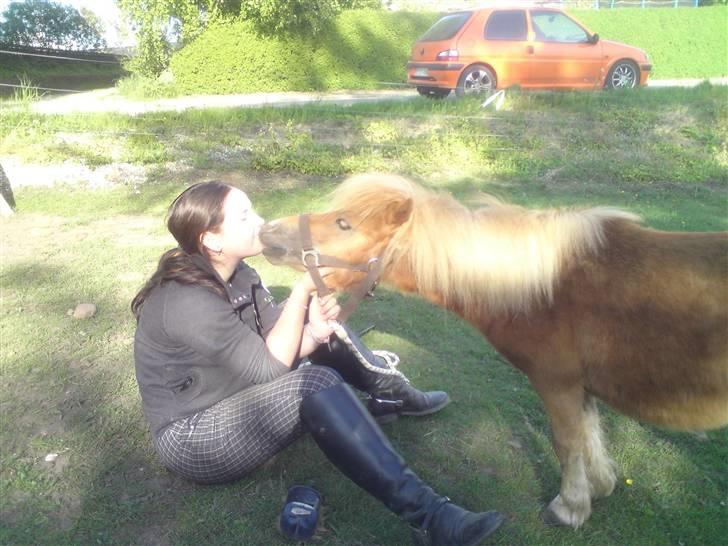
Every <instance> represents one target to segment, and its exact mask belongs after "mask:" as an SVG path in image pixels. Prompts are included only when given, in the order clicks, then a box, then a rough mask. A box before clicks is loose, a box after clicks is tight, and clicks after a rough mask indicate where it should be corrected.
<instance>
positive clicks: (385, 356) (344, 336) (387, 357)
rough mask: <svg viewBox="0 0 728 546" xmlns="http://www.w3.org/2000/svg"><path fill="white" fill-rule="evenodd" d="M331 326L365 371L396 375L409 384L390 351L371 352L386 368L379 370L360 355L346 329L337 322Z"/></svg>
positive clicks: (333, 322) (395, 356) (397, 360)
mask: <svg viewBox="0 0 728 546" xmlns="http://www.w3.org/2000/svg"><path fill="white" fill-rule="evenodd" d="M331 326H332V328H333V329H334V333H336V337H338V338H339V339H340V340H341V341H342V342H343V343H345V344H346V346H347V347H349V350H351V352H352V353H353V354H354V356H355V357H356V359H357V360H358V361H359V362H360V363H361V365H362V366H364V367H365V368H366V369H367V370H369V371H371V372H374V373H380V374H383V375H396V376H397V377H401V378H402V379H404V380H405V381H406V382H407V383H409V382H410V380H409V379H407V377H406V376H405V375H404V374H403V373H402V372H400V371H399V370H398V369H397V365H398V364H399V357H398V356H397V355H396V354H394V353H392V352H390V351H380V350H375V351H372V353H374V355H375V356H378V357H380V358H381V359H382V360H383V361H384V363H385V364H386V365H387V367H386V368H379V367H378V366H374V365H373V364H371V363H370V362H369V361H368V360H367V359H366V358H364V355H363V354H361V352H360V351H359V349H357V347H356V345H354V342H353V341H351V338H350V337H349V334H348V332H347V331H346V329H345V328H344V327H343V326H342V325H341V324H340V323H339V322H337V321H332V324H331Z"/></svg>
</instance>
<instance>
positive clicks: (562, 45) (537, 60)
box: [529, 9, 604, 88]
mask: <svg viewBox="0 0 728 546" xmlns="http://www.w3.org/2000/svg"><path fill="white" fill-rule="evenodd" d="M529 15H530V23H531V34H530V45H531V49H530V51H531V56H530V64H529V72H530V80H531V83H532V84H533V85H534V86H536V87H573V88H589V87H596V86H598V85H599V84H600V82H601V75H602V74H601V71H602V64H603V62H604V59H603V58H602V57H603V56H602V45H601V43H599V42H597V43H592V41H591V35H590V34H589V33H588V32H587V31H586V30H585V29H584V28H583V27H582V26H581V25H579V24H578V23H577V22H576V21H574V20H573V19H572V18H571V17H569V16H567V15H566V14H565V13H562V12H559V11H554V10H546V9H533V10H530V13H529Z"/></svg>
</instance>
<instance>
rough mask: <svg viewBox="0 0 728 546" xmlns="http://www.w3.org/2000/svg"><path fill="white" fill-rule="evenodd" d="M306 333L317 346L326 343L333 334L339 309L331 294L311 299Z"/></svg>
mask: <svg viewBox="0 0 728 546" xmlns="http://www.w3.org/2000/svg"><path fill="white" fill-rule="evenodd" d="M308 309H309V312H308V319H309V322H308V324H306V328H305V329H306V331H307V332H308V335H309V336H310V337H311V339H313V340H314V341H315V342H316V343H317V344H321V343H325V342H326V341H328V339H329V336H331V334H333V333H334V328H333V324H334V321H336V319H337V318H338V316H339V313H340V312H341V307H339V303H338V302H337V301H336V297H335V296H334V295H333V294H329V295H328V296H324V297H323V298H319V297H317V296H314V297H313V298H311V303H310V305H309V308H308Z"/></svg>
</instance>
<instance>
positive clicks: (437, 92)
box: [417, 86, 450, 99]
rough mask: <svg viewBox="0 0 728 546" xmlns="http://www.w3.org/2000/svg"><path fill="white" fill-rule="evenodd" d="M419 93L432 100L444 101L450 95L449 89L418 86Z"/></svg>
mask: <svg viewBox="0 0 728 546" xmlns="http://www.w3.org/2000/svg"><path fill="white" fill-rule="evenodd" d="M417 92H418V93H419V94H420V95H422V96H423V97H428V98H430V99H444V98H445V97H447V96H448V95H449V94H450V90H449V89H442V88H440V87H423V86H417Z"/></svg>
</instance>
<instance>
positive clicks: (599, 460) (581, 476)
mask: <svg viewBox="0 0 728 546" xmlns="http://www.w3.org/2000/svg"><path fill="white" fill-rule="evenodd" d="M638 221H639V219H638V218H637V217H636V216H634V215H632V214H629V213H627V212H623V211H620V210H617V209H612V208H590V209H584V210H528V209H524V208H521V207H518V206H514V205H510V204H506V203H502V202H499V201H497V200H495V199H489V200H488V202H487V204H486V206H484V207H483V208H480V209H478V210H470V209H468V208H466V207H465V206H463V205H462V204H460V203H459V202H457V201H456V200H454V199H453V198H452V197H450V196H449V195H446V194H443V193H435V192H432V191H429V190H426V189H424V188H422V187H420V186H418V185H416V184H414V183H412V182H410V181H408V180H406V179H403V178H400V177H397V176H391V175H362V176H356V177H353V178H351V179H349V180H347V181H345V182H344V183H343V184H342V185H341V186H340V187H338V189H337V190H335V192H334V194H333V204H332V208H331V209H330V211H329V212H324V213H322V214H312V215H311V216H310V230H311V235H312V240H313V243H314V245H315V246H316V248H317V249H318V250H319V251H320V252H321V254H327V255H330V256H335V257H338V258H341V259H343V260H345V261H347V262H350V263H367V262H368V260H370V259H371V258H378V259H379V260H380V261H381V280H382V281H383V282H386V283H389V284H391V285H393V286H394V287H395V288H397V289H399V290H401V291H404V292H412V293H416V294H419V295H421V296H422V297H424V298H426V299H428V300H430V301H431V302H433V303H435V304H437V305H440V306H442V307H444V308H446V309H448V310H450V311H452V312H453V313H456V314H458V315H460V316H461V317H463V318H464V319H465V320H467V321H469V322H470V323H472V324H473V325H474V326H475V327H476V328H477V329H478V330H479V331H480V332H481V333H482V334H483V335H484V336H485V337H486V338H487V339H488V340H489V341H490V342H491V344H492V345H493V346H494V347H495V348H496V349H497V350H498V351H499V352H500V353H501V354H502V355H503V356H504V357H505V358H507V359H508V361H510V363H511V364H512V365H513V366H515V367H516V368H518V369H519V370H521V371H522V372H523V373H525V374H526V375H527V376H528V379H529V381H530V383H531V385H532V386H533V388H534V389H535V390H536V392H537V393H538V394H539V395H540V397H541V398H542V400H543V403H544V406H545V408H546V411H547V413H548V416H549V420H550V423H551V428H552V434H553V446H554V449H555V451H556V455H557V456H558V459H559V462H560V465H561V473H562V480H561V489H560V492H559V494H558V495H557V496H556V497H555V498H554V499H553V500H552V501H551V503H550V504H549V506H548V507H547V509H546V510H545V512H544V518H545V519H546V521H548V522H550V523H558V524H564V525H571V526H573V527H579V526H580V525H582V524H583V523H584V522H585V521H586V519H587V518H588V517H589V515H590V513H591V499H593V498H598V497H604V496H607V495H609V494H610V493H611V492H612V490H613V489H614V486H615V481H616V476H615V469H614V464H613V462H612V461H611V460H610V458H609V457H608V455H607V453H606V451H605V447H604V442H603V440H602V434H601V430H600V424H599V415H598V413H597V405H596V400H595V398H599V399H601V400H603V401H604V402H606V403H607V404H609V405H610V406H611V407H613V408H614V409H615V410H617V411H619V412H622V413H624V414H626V415H629V416H632V417H634V418H636V419H640V420H644V421H647V422H650V423H654V424H656V425H659V426H663V427H667V428H671V429H675V430H702V429H711V428H717V427H721V426H723V425H726V424H727V423H728V233H672V232H665V231H657V230H653V229H648V228H645V227H642V226H640V225H639V223H638ZM261 240H262V241H263V244H264V246H265V250H264V254H265V255H266V256H267V257H268V259H269V260H270V261H271V262H273V263H277V264H287V265H292V266H294V267H297V268H299V269H300V268H301V263H300V260H301V258H300V256H301V250H302V248H301V238H300V234H299V233H298V223H297V218H296V217H289V218H283V219H280V220H277V221H274V222H271V223H269V224H267V225H266V226H264V227H263V229H262V231H261ZM362 276H363V273H357V272H352V271H349V270H338V269H337V270H333V273H331V274H330V275H328V276H326V284H327V285H328V286H329V287H330V288H333V289H335V290H346V289H347V288H350V287H351V286H353V285H354V284H355V283H357V282H358V281H359V280H360V279H361V277H362Z"/></svg>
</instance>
